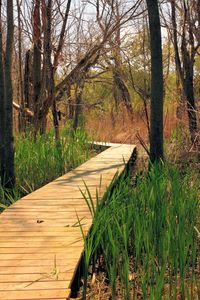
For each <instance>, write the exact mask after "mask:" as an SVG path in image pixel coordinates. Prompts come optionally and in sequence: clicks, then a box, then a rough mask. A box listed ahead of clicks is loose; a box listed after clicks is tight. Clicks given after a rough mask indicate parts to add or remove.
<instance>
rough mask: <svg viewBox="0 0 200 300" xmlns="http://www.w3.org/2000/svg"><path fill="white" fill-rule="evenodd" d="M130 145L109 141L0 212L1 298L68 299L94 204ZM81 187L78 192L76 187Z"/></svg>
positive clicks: (128, 153)
mask: <svg viewBox="0 0 200 300" xmlns="http://www.w3.org/2000/svg"><path fill="white" fill-rule="evenodd" d="M134 148H135V146H133V145H112V147H111V148H109V149H107V150H106V151H104V152H102V153H100V154H98V155H97V156H96V157H93V158H92V159H91V160H89V161H87V162H86V163H84V164H82V165H81V166H79V167H78V168H76V169H75V170H73V171H71V172H69V173H67V174H65V175H63V176H61V177H60V178H57V179H56V180H54V181H53V182H51V183H49V184H47V185H46V186H44V187H42V188H40V189H38V190H37V191H35V192H33V193H31V194H29V195H27V196H26V197H23V198H22V199H20V200H19V201H17V202H16V203H15V204H13V205H11V206H10V207H9V208H8V209H7V210H5V211H4V212H3V213H2V214H1V216H0V299H3V300H14V299H15V300H20V299H21V300H23V299H24V300H25V299H26V300H28V299H30V300H34V299H35V300H36V299H37V300H39V299H41V300H42V299H43V300H53V299H56V300H58V299H68V297H69V296H70V287H71V284H72V281H73V278H74V276H75V272H76V269H77V267H78V264H79V262H80V259H81V256H82V253H83V250H84V241H83V237H82V234H81V231H80V228H79V226H78V227H76V226H77V225H78V224H77V221H78V218H77V215H78V217H79V218H80V220H81V224H82V226H83V229H84V231H85V234H87V232H88V230H89V229H90V226H91V225H92V216H91V214H90V211H89V209H88V207H87V204H86V202H85V200H84V198H83V195H82V193H84V195H85V196H86V197H88V193H87V189H86V186H85V184H86V185H87V187H88V188H89V190H90V193H91V196H92V198H93V200H94V204H95V203H96V193H98V195H99V198H101V197H102V196H103V195H104V193H105V191H106V189H107V187H108V186H109V185H110V183H111V182H112V179H113V177H114V176H115V174H116V173H117V172H118V173H119V174H120V173H121V172H122V171H123V170H124V168H125V163H127V162H128V160H129V159H130V157H131V154H132V152H133V150H134ZM81 191H82V192H81Z"/></svg>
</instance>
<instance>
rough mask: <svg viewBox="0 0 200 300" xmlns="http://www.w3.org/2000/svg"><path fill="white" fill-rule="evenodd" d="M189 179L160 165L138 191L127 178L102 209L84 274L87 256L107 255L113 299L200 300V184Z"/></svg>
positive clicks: (190, 175) (141, 181)
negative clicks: (199, 246) (199, 244)
mask: <svg viewBox="0 0 200 300" xmlns="http://www.w3.org/2000/svg"><path fill="white" fill-rule="evenodd" d="M187 174H188V175H187V176H186V175H185V176H184V177H183V176H182V175H181V174H180V173H179V171H178V170H177V168H176V167H174V166H172V165H155V166H154V167H152V168H151V170H150V171H149V172H148V173H146V174H145V175H144V176H143V177H142V178H140V179H139V180H138V183H137V186H136V187H135V188H133V187H132V185H131V179H130V177H128V178H126V179H125V178H122V180H120V182H119V184H118V187H117V188H116V189H115V190H114V191H113V192H112V193H110V195H108V197H107V198H106V199H105V202H104V204H103V205H102V207H101V209H98V210H97V213H96V214H95V217H94V221H93V227H92V230H91V232H90V234H89V236H88V238H87V239H85V244H86V250H87V251H86V254H85V255H86V259H87V262H86V263H85V272H86V274H87V269H86V266H88V256H90V257H93V260H94V261H95V259H96V258H97V257H98V256H99V254H101V255H103V260H104V266H105V268H106V273H107V276H108V279H109V283H110V285H111V288H112V299H126V300H128V299H138V298H137V297H138V294H137V293H138V291H139V292H140V295H142V299H152V300H160V299H177V297H178V296H179V297H180V299H200V286H199V272H200V266H199V265H198V264H199V262H197V256H198V251H199V249H198V239H199V236H198V230H199V228H198V224H197V220H198V217H199V197H198V192H199V187H200V181H199V179H198V178H195V177H194V174H193V173H192V172H190V171H188V173H187ZM197 270H198V274H197ZM131 274H133V275H134V276H132V277H134V278H136V279H135V280H133V281H130V280H129V279H130V275H131ZM119 284H120V291H119V289H118V288H119ZM85 286H86V284H85ZM119 295H120V297H119V298H117V297H118V296H119ZM198 297H199V298H198Z"/></svg>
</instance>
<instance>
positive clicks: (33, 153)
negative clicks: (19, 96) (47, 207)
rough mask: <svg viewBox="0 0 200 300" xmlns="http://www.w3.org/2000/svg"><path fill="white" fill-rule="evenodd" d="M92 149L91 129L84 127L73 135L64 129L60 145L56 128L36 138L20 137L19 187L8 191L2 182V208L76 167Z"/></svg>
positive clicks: (17, 145)
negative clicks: (55, 134)
mask: <svg viewBox="0 0 200 300" xmlns="http://www.w3.org/2000/svg"><path fill="white" fill-rule="evenodd" d="M91 151H92V146H91V145H90V144H88V136H87V133H86V132H85V131H83V130H81V129H77V130H76V132H75V133H74V134H73V135H72V134H71V132H70V131H69V130H68V129H64V130H63V131H62V132H61V139H60V145H56V142H55V140H54V135H53V132H49V133H47V134H45V135H41V136H38V137H37V140H36V141H34V139H33V138H32V136H31V135H30V136H28V137H26V138H24V137H22V136H18V137H16V139H15V173H16V187H15V189H14V190H12V191H8V190H5V189H3V187H2V186H0V202H1V205H0V206H1V208H5V207H6V206H7V205H9V204H10V203H13V202H14V201H15V200H16V199H18V198H19V197H20V196H21V195H24V194H28V193H30V192H32V191H34V190H35V189H37V188H39V187H41V186H43V185H44V184H46V183H48V182H50V181H52V180H53V179H55V178H57V177H59V176H60V175H62V174H63V173H65V172H68V171H70V170H71V169H74V168H75V167H77V166H78V165H80V164H81V163H83V162H85V161H86V160H88V159H89V157H90V155H91Z"/></svg>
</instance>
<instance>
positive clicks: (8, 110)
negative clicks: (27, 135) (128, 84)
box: [3, 0, 15, 189]
mask: <svg viewBox="0 0 200 300" xmlns="http://www.w3.org/2000/svg"><path fill="white" fill-rule="evenodd" d="M7 24H8V25H7V37H6V54H5V94H4V99H5V100H4V101H5V106H4V107H5V119H4V124H5V125H4V126H5V127H4V132H5V135H4V137H5V140H4V144H5V153H4V157H5V161H4V164H5V169H4V172H5V173H4V178H3V179H4V185H5V187H6V188H10V189H11V188H13V186H14V184H15V174H14V145H13V140H14V139H13V88H12V76H11V70H12V53H13V37H14V36H13V34H14V21H13V0H7Z"/></svg>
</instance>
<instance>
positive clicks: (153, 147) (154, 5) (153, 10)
mask: <svg viewBox="0 0 200 300" xmlns="http://www.w3.org/2000/svg"><path fill="white" fill-rule="evenodd" d="M146 3H147V8H148V15H149V30H150V48H151V116H150V121H151V124H150V160H151V162H152V163H153V162H155V161H159V160H163V158H164V153H163V62H162V41H161V27H160V16H159V8H158V1H157V0H146Z"/></svg>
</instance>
